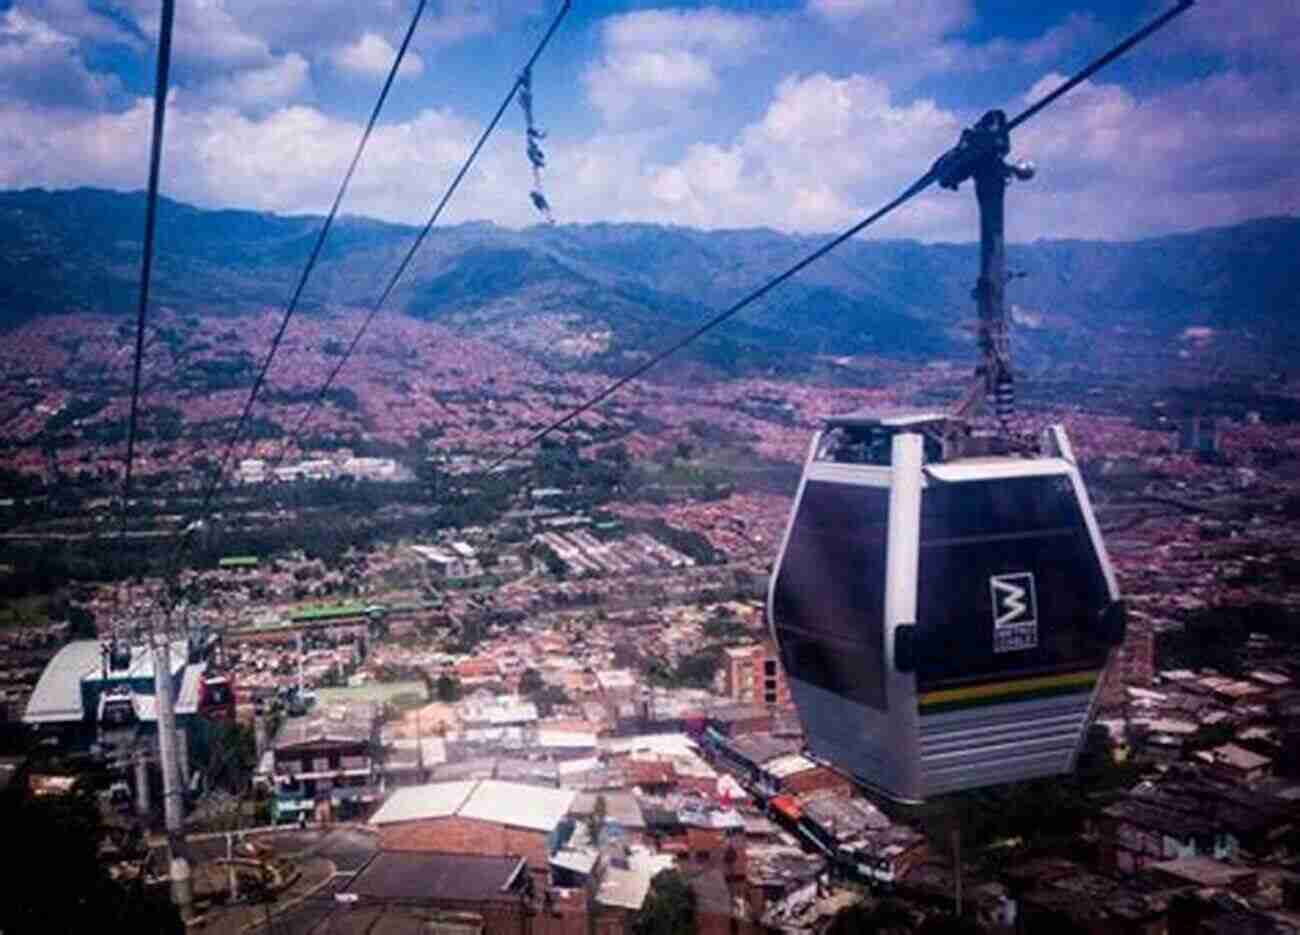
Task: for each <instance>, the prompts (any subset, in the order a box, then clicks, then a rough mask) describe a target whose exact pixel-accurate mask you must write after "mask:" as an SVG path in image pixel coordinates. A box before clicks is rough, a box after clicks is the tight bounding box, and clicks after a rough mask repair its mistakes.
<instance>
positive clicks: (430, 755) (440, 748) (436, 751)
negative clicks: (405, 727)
mask: <svg viewBox="0 0 1300 935" xmlns="http://www.w3.org/2000/svg"><path fill="white" fill-rule="evenodd" d="M385 745H386V746H389V747H392V748H393V749H394V750H404V751H409V752H410V753H411V754H412V755H414V756H423V758H424V765H425V766H437V765H438V764H439V763H446V762H447V743H446V741H444V740H443V739H442V738H441V737H420V738H418V739H417V738H415V737H394V738H392V739H388V740H385Z"/></svg>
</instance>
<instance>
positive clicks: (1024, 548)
mask: <svg viewBox="0 0 1300 935" xmlns="http://www.w3.org/2000/svg"><path fill="white" fill-rule="evenodd" d="M1188 6H1190V0H1183V2H1181V3H1180V4H1179V5H1178V6H1177V7H1176V8H1175V9H1173V10H1171V11H1170V12H1168V13H1166V14H1164V15H1163V16H1161V17H1159V18H1158V19H1157V20H1155V21H1153V22H1152V23H1151V24H1149V25H1148V26H1146V27H1144V28H1143V29H1142V30H1140V31H1139V32H1137V33H1135V34H1134V35H1133V36H1131V37H1130V38H1129V39H1128V40H1126V41H1125V42H1123V43H1121V44H1120V45H1119V46H1116V47H1115V49H1113V50H1111V51H1110V52H1108V53H1107V54H1106V55H1104V56H1102V57H1101V58H1099V59H1097V60H1096V61H1095V62H1094V63H1093V64H1091V65H1089V66H1088V67H1087V68H1085V69H1084V70H1083V71H1082V72H1080V73H1079V74H1077V75H1076V76H1074V77H1073V78H1072V79H1070V80H1069V81H1067V82H1065V83H1064V84H1063V85H1061V87H1059V88H1058V89H1057V90H1056V91H1053V92H1052V93H1051V94H1049V95H1047V96H1046V97H1045V98H1043V99H1042V100H1041V101H1039V102H1038V103H1036V104H1034V105H1033V106H1031V107H1030V108H1029V109H1028V110H1026V111H1025V112H1023V113H1022V114H1020V115H1019V116H1017V117H1016V118H1014V119H1013V120H1008V119H1007V117H1006V115H1005V114H1004V113H1003V112H1002V111H999V110H992V111H989V112H988V113H986V114H985V115H984V116H983V117H982V118H980V120H979V121H978V122H977V123H976V124H975V125H974V126H972V127H970V128H969V129H967V130H965V131H963V133H962V135H961V138H960V140H959V141H958V143H957V145H956V146H954V147H953V148H952V149H950V150H949V151H948V152H946V153H944V154H943V155H942V156H941V157H940V158H939V159H938V160H936V161H935V163H934V165H933V166H931V168H930V170H929V171H928V172H927V173H925V175H923V176H922V177H921V179H920V180H918V182H917V183H916V184H914V185H913V186H912V188H910V189H909V190H908V191H907V192H905V193H904V194H903V195H901V196H900V197H899V198H897V199H895V200H894V201H893V202H891V203H890V204H889V205H887V206H886V207H885V208H882V209H881V210H880V211H878V212H877V213H876V214H874V215H872V216H871V217H870V218H868V219H867V220H866V221H864V222H863V223H862V225H860V227H861V226H865V225H866V224H867V223H870V222H871V221H873V220H875V219H876V218H877V217H880V216H883V215H884V214H885V213H887V212H888V211H890V210H893V208H895V207H897V206H898V205H900V204H902V203H903V202H905V201H907V200H908V199H909V198H911V197H913V196H914V195H916V194H917V193H919V192H921V191H924V190H925V188H927V187H928V186H929V185H931V184H933V183H935V182H937V183H938V184H939V185H940V186H942V187H944V188H949V189H956V188H958V187H959V186H960V185H961V184H962V183H963V182H966V181H968V180H970V181H973V182H974V188H975V195H976V199H977V201H978V203H979V209H980V274H979V278H978V280H977V282H976V286H975V290H974V298H975V299H976V302H977V307H978V313H979V330H978V346H979V350H980V362H979V365H978V367H977V368H976V372H975V380H974V381H973V383H972V385H971V386H970V388H969V391H968V392H967V393H966V394H965V397H964V399H963V400H962V401H961V402H960V403H958V404H957V405H956V406H955V407H954V408H953V410H952V411H951V412H935V413H920V414H913V415H909V416H884V415H857V416H843V417H838V418H832V419H829V420H828V421H827V422H826V425H825V427H824V428H823V429H822V430H821V431H820V432H818V433H817V434H816V435H815V436H814V438H813V440H812V444H811V446H810V448H809V452H808V457H807V460H806V462H805V464H804V470H803V475H802V477H801V478H800V482H799V488H798V491H797V493H796V495H795V501H794V507H793V510H792V512H791V515H790V520H789V523H788V525H787V528H786V532H785V537H784V539H783V540H782V543H781V551H780V553H779V555H778V557H777V562H776V565H775V567H774V569H773V574H772V578H771V582H770V584H769V589H768V620H769V624H770V626H771V629H772V636H773V639H774V640H775V642H776V644H777V646H778V648H779V651H780V655H781V661H782V664H783V666H784V669H785V675H786V679H787V681H788V683H789V685H790V694H791V697H792V699H793V701H794V703H795V707H796V708H797V709H798V711H799V715H800V718H801V720H802V721H803V727H804V736H805V740H806V745H807V750H808V752H809V753H810V754H811V755H813V756H814V757H818V758H820V759H823V760H826V761H829V762H830V763H831V764H833V765H834V766H837V767H839V768H840V769H842V770H844V771H845V772H847V773H849V774H851V775H853V776H855V777H857V778H858V780H860V781H861V782H862V783H863V784H864V785H866V786H868V787H870V788H873V789H875V790H876V791H878V792H880V793H882V794H884V795H885V796H887V797H889V798H892V799H894V800H896V801H900V802H905V803H917V802H920V801H922V800H924V799H925V798H926V797H927V796H931V795H936V794H940V793H945V792H955V791H959V790H963V789H971V788H977V787H980V786H988V785H995V784H999V783H1004V782H1013V781H1017V780H1023V779H1030V778H1036V777H1042V776H1051V775H1056V774H1059V773H1066V772H1069V771H1071V770H1072V769H1073V768H1074V763H1075V759H1076V758H1077V756H1078V753H1079V749H1080V747H1081V746H1082V744H1083V741H1084V738H1085V736H1086V734H1087V730H1088V727H1089V725H1090V724H1091V719H1092V716H1093V712H1094V708H1095V705H1096V701H1097V697H1098V694H1099V689H1100V684H1101V681H1102V676H1103V674H1104V673H1105V670H1106V668H1107V666H1108V664H1109V662H1110V658H1111V656H1112V654H1113V652H1114V650H1115V648H1116V647H1117V646H1118V645H1119V644H1120V643H1121V642H1122V641H1123V637H1124V629H1125V612H1124V605H1123V602H1122V601H1121V600H1120V595H1119V589H1118V587H1117V585H1116V582H1115V574H1114V572H1113V570H1112V569H1111V565H1110V561H1109V559H1108V557H1107V555H1106V547H1105V545H1104V543H1103V542H1102V539H1101V533H1100V530H1099V528H1098V525H1097V520H1096V517H1095V516H1094V515H1093V511H1092V505H1091V503H1090V501H1089V498H1088V493H1087V490H1086V489H1085V487H1084V484H1083V480H1082V478H1081V477H1080V474H1079V469H1078V466H1077V465H1076V463H1075V459H1074V455H1073V452H1072V450H1071V446H1070V442H1069V439H1068V438H1067V437H1066V434H1065V431H1064V429H1063V428H1062V427H1060V426H1052V427H1050V428H1048V429H1047V430H1045V431H1044V432H1042V433H1041V437H1040V438H1037V439H1033V438H1029V437H1026V436H1025V435H1024V434H1023V433H1020V432H1018V430H1017V429H1016V427H1015V425H1014V423H1013V415H1014V392H1013V380H1012V370H1011V355H1010V345H1009V341H1008V329H1007V316H1006V308H1005V302H1004V290H1005V286H1006V280H1007V275H1006V259H1005V245H1004V240H1003V228H1004V200H1005V193H1006V186H1007V183H1008V181H1009V180H1011V179H1020V180H1027V179H1030V178H1032V177H1033V175H1034V169H1033V167H1032V166H1031V165H1029V164H1027V163H1011V162H1008V161H1007V160H1006V157H1007V155H1008V154H1009V152H1010V149H1011V144H1010V131H1011V129H1012V128H1013V127H1015V126H1018V125H1019V124H1020V123H1023V122H1024V121H1025V120H1027V119H1029V117H1031V116H1032V115H1033V114H1034V113H1036V112H1038V111H1039V110H1041V109H1042V108H1043V107H1045V106H1047V105H1048V104H1050V103H1051V102H1052V101H1053V100H1055V99H1056V98H1057V97H1059V96H1060V95H1061V94H1064V93H1065V92H1066V91H1068V90H1069V89H1070V88H1071V87H1074V86H1075V85H1077V84H1078V83H1080V82H1081V81H1083V80H1085V79H1086V78H1087V77H1088V76H1089V75H1091V74H1093V73H1094V72H1096V71H1097V70H1098V69H1099V68H1101V67H1102V66H1104V65H1105V64H1106V63H1107V62H1109V61H1111V60H1112V59H1114V58H1115V57H1117V56H1118V55H1120V54H1122V53H1123V52H1124V51H1125V50H1126V49H1128V48H1130V47H1132V45H1134V44H1135V43H1136V42H1138V41H1140V40H1141V39H1143V38H1144V37H1145V36H1147V35H1150V33H1152V32H1153V31H1155V30H1156V29H1158V28H1160V27H1161V26H1162V25H1164V24H1165V23H1167V22H1168V21H1169V20H1171V19H1172V18H1173V17H1175V16H1177V15H1178V14H1179V13H1181V12H1182V11H1183V10H1185V9H1187V7H1188ZM797 268H798V267H796V269H797Z"/></svg>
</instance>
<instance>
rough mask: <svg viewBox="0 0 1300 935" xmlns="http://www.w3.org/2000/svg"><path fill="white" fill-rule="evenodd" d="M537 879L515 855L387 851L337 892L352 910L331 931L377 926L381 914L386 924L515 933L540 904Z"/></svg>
mask: <svg viewBox="0 0 1300 935" xmlns="http://www.w3.org/2000/svg"><path fill="white" fill-rule="evenodd" d="M532 883H533V877H532V875H531V874H530V873H529V868H528V863H527V861H525V860H524V859H523V858H522V857H519V856H515V855H502V856H487V855H478V854H448V853H439V852H436V851H380V852H379V853H377V854H375V855H374V857H372V858H371V859H370V861H369V863H367V864H366V865H365V866H364V867H362V868H361V870H360V872H358V873H357V875H356V876H354V877H353V878H352V879H351V880H350V881H349V882H348V883H347V884H346V886H344V887H343V888H342V889H341V890H340V891H339V892H338V893H337V894H336V895H335V901H336V903H337V905H338V906H339V908H340V909H341V910H346V911H344V912H336V913H334V914H333V915H332V916H331V919H330V931H331V932H336V931H345V932H352V931H356V932H358V933H361V932H370V931H372V930H374V927H375V926H376V925H377V923H378V922H379V921H380V917H381V916H382V917H384V918H383V922H384V926H386V927H385V928H383V930H384V931H423V932H447V933H452V932H455V933H460V932H469V931H473V932H478V933H481V935H515V933H517V932H520V931H528V930H529V924H528V923H529V921H530V920H531V919H532V918H533V917H534V916H536V915H537V914H538V912H539V905H540V900H539V899H538V897H537V895H536V891H535V889H534V888H533V885H532ZM404 917H405V918H404ZM408 920H409V921H408ZM403 921H407V924H405V925H403V924H401V923H402V922H403Z"/></svg>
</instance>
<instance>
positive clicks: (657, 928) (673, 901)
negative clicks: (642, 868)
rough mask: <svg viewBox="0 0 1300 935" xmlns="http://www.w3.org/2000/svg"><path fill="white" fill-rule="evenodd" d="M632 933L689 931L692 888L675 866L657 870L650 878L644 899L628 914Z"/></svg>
mask: <svg viewBox="0 0 1300 935" xmlns="http://www.w3.org/2000/svg"><path fill="white" fill-rule="evenodd" d="M632 931H633V932H634V933H635V935H692V933H693V932H694V931H695V892H694V891H693V890H692V889H691V888H690V885H689V884H688V883H687V882H686V878H685V877H683V876H682V875H681V874H680V873H679V872H678V871H676V870H660V871H659V872H658V873H656V874H655V876H654V879H653V880H651V881H650V891H649V892H648V893H646V897H645V902H644V903H642V904H641V908H640V910H638V911H637V913H636V915H635V916H633V917H632Z"/></svg>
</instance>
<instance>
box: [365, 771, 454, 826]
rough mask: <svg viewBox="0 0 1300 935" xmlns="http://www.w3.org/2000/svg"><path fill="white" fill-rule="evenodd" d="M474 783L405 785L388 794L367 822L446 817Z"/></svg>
mask: <svg viewBox="0 0 1300 935" xmlns="http://www.w3.org/2000/svg"><path fill="white" fill-rule="evenodd" d="M476 785H478V781H477V780H461V781H453V782H434V783H429V784H427V785H423V786H406V787H404V788H402V789H398V790H397V791H396V792H394V793H393V794H392V795H391V796H389V798H388V801H387V802H385V803H384V804H383V805H381V806H380V807H379V811H377V812H375V814H374V817H373V818H371V819H370V823H371V824H372V825H386V824H392V823H393V822H398V821H418V820H420V819H427V818H447V817H450V816H451V815H455V814H456V813H457V812H458V811H459V810H460V807H461V806H462V805H464V804H465V802H466V800H467V799H468V798H469V796H470V793H471V792H473V791H474V787H475V786H476Z"/></svg>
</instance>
